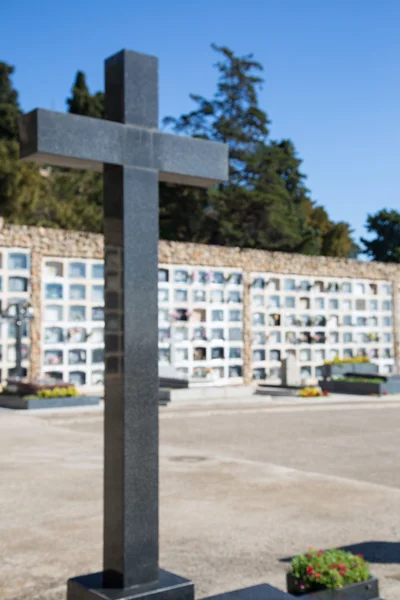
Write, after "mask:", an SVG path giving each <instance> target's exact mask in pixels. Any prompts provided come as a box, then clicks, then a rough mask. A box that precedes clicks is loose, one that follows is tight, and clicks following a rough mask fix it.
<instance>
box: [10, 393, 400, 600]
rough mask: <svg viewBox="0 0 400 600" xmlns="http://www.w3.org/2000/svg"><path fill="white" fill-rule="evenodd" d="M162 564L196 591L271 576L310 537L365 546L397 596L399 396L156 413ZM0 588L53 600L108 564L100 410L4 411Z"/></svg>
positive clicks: (314, 541) (390, 594)
mask: <svg viewBox="0 0 400 600" xmlns="http://www.w3.org/2000/svg"><path fill="white" fill-rule="evenodd" d="M160 425H161V427H160V429H161V460H160V477H161V514H160V521H161V523H160V525H161V528H160V529H161V531H160V533H161V541H160V543H161V564H162V566H163V567H164V568H167V569H170V570H172V571H175V572H177V573H179V574H181V575H184V576H187V577H190V578H193V580H194V581H195V583H196V589H197V596H198V597H202V596H205V595H211V594H217V593H219V592H223V591H228V590H232V589H235V588H238V587H241V586H250V585H254V584H256V583H260V582H264V581H266V582H268V583H272V584H274V585H277V586H279V587H284V577H285V568H286V567H285V564H286V563H285V562H282V561H283V559H285V558H286V557H289V556H291V555H293V554H296V553H298V552H301V551H303V550H305V549H306V548H307V547H308V546H314V547H330V546H339V545H354V544H358V547H357V548H356V549H357V551H360V552H364V554H365V555H366V557H367V558H369V557H372V558H373V560H374V561H375V562H373V563H372V570H373V572H374V573H376V574H377V575H378V576H380V577H381V579H382V591H383V592H384V596H385V598H386V599H387V600H398V598H400V444H399V436H398V431H399V427H400V403H399V402H398V401H397V402H396V401H393V402H390V400H386V399H385V400H384V399H373V400H364V402H362V403H360V402H358V403H351V402H348V403H346V402H342V403H341V404H338V403H337V404H334V405H332V404H327V405H324V404H318V403H314V404H308V405H307V404H302V405H293V404H291V403H288V402H286V403H285V402H282V401H281V402H270V403H264V404H263V403H262V402H259V403H258V402H255V403H250V402H247V403H245V404H243V405H241V404H240V402H236V403H230V404H226V403H225V404H224V403H219V404H218V403H215V404H214V405H210V404H208V405H207V406H202V405H198V404H197V405H196V404H194V405H193V404H192V405H187V406H185V407H182V406H180V407H179V408H174V406H170V407H168V408H166V409H163V410H162V411H161V412H160ZM0 452H1V456H2V460H1V462H0V472H1V491H0V500H1V502H0V553H1V556H2V561H1V563H0V597H1V598H2V600H22V598H23V599H24V600H25V599H26V598H29V599H30V600H39V599H41V600H42V599H43V600H53V598H54V599H57V600H58V599H59V598H63V597H64V592H65V588H64V583H65V580H66V579H67V578H68V577H70V576H73V575H77V574H79V573H83V572H88V571H93V570H97V569H100V568H101V534H102V531H101V529H102V518H101V517H102V514H101V511H102V498H101V494H102V482H101V478H102V413H101V411H99V410H97V411H96V410H86V411H82V410H80V411H73V410H71V411H68V412H61V411H56V412H46V413H44V412H43V413H41V414H39V413H36V414H34V415H26V414H23V415H21V414H16V413H13V412H11V411H2V412H1V413H0Z"/></svg>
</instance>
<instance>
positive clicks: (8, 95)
mask: <svg viewBox="0 0 400 600" xmlns="http://www.w3.org/2000/svg"><path fill="white" fill-rule="evenodd" d="M13 73H14V67H11V66H10V65H8V64H7V63H4V62H0V140H17V139H18V117H19V115H20V112H21V111H20V108H19V104H18V93H17V91H16V90H15V89H14V88H13V87H12V83H11V75H12V74H13Z"/></svg>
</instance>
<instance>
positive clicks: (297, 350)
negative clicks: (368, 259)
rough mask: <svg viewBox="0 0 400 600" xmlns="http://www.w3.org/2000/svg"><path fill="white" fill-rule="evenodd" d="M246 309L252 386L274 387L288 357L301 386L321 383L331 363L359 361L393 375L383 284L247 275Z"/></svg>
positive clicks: (387, 292)
mask: <svg viewBox="0 0 400 600" xmlns="http://www.w3.org/2000/svg"><path fill="white" fill-rule="evenodd" d="M251 306H252V368H253V377H254V379H256V380H267V381H268V382H270V383H274V384H280V383H281V382H282V380H281V366H282V360H283V359H285V358H287V357H288V356H291V357H293V358H295V359H296V361H297V362H298V364H299V366H300V380H301V383H302V384H309V383H315V382H316V381H317V380H319V379H321V378H322V377H323V374H324V363H325V361H332V360H334V359H335V358H339V359H345V358H348V359H351V358H355V357H356V356H363V357H366V358H368V359H369V360H370V361H371V362H374V363H376V364H377V365H378V369H379V372H380V373H382V374H390V373H392V372H393V370H394V336H393V316H392V313H393V286H392V283H391V282H389V281H385V280H383V281H378V280H367V279H347V278H346V279H345V278H339V277H336V278H333V277H304V276H298V275H280V274H277V273H252V282H251Z"/></svg>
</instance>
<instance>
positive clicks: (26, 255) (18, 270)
mask: <svg viewBox="0 0 400 600" xmlns="http://www.w3.org/2000/svg"><path fill="white" fill-rule="evenodd" d="M30 262H31V260H30V251H29V249H27V248H18V247H11V248H4V247H3V248H0V313H2V312H3V311H6V310H7V309H8V308H9V313H8V314H9V315H10V316H12V315H15V314H16V312H15V308H13V307H12V305H13V304H15V303H17V302H20V301H21V300H28V301H29V300H30V298H31V265H30ZM15 335H16V331H15V323H14V321H13V320H12V319H11V320H8V321H1V323H0V380H1V381H5V380H6V379H7V378H8V377H13V376H15V375H16V358H17V356H16V347H15ZM29 355H30V331H29V324H28V323H27V322H24V323H23V325H22V373H23V374H24V375H26V374H27V372H28V369H29Z"/></svg>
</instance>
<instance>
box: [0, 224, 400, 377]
mask: <svg viewBox="0 0 400 600" xmlns="http://www.w3.org/2000/svg"><path fill="white" fill-rule="evenodd" d="M2 246H6V247H12V246H17V247H22V248H30V249H31V253H32V263H31V264H32V267H31V268H32V273H31V286H32V304H33V307H34V310H35V319H34V323H33V327H32V348H33V349H34V352H32V356H31V374H32V375H33V376H36V375H39V372H40V351H39V350H40V344H41V314H42V306H41V268H42V258H43V257H45V256H51V257H57V256H59V257H64V258H66V257H71V258H74V257H76V258H103V255H104V240H103V236H102V235H98V234H92V233H86V232H80V231H64V230H59V229H48V228H44V227H27V226H18V225H8V224H6V225H5V224H4V223H3V222H2V221H0V247H2ZM159 262H160V263H169V264H182V265H204V266H210V267H218V266H221V267H222V266H223V267H236V268H239V269H242V270H243V271H244V284H245V285H244V294H243V311H244V314H243V327H244V331H243V337H244V378H245V381H246V382H247V383H249V382H250V381H251V306H250V293H249V284H250V273H251V272H253V271H260V272H263V271H267V272H271V273H274V272H275V273H284V274H292V275H304V276H313V277H316V276H317V277H318V276H321V277H348V278H349V277H350V278H361V279H385V280H388V281H391V282H392V284H393V323H394V349H395V361H396V366H397V370H398V372H400V315H399V310H400V301H399V284H400V265H396V264H385V263H378V262H368V263H367V262H359V261H357V260H350V259H338V258H330V257H324V256H304V255H300V254H285V253H283V252H267V251H264V250H249V249H243V250H242V249H240V248H224V247H222V246H207V245H202V244H190V243H182V242H167V241H163V240H162V241H160V243H159ZM35 350H36V351H35Z"/></svg>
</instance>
